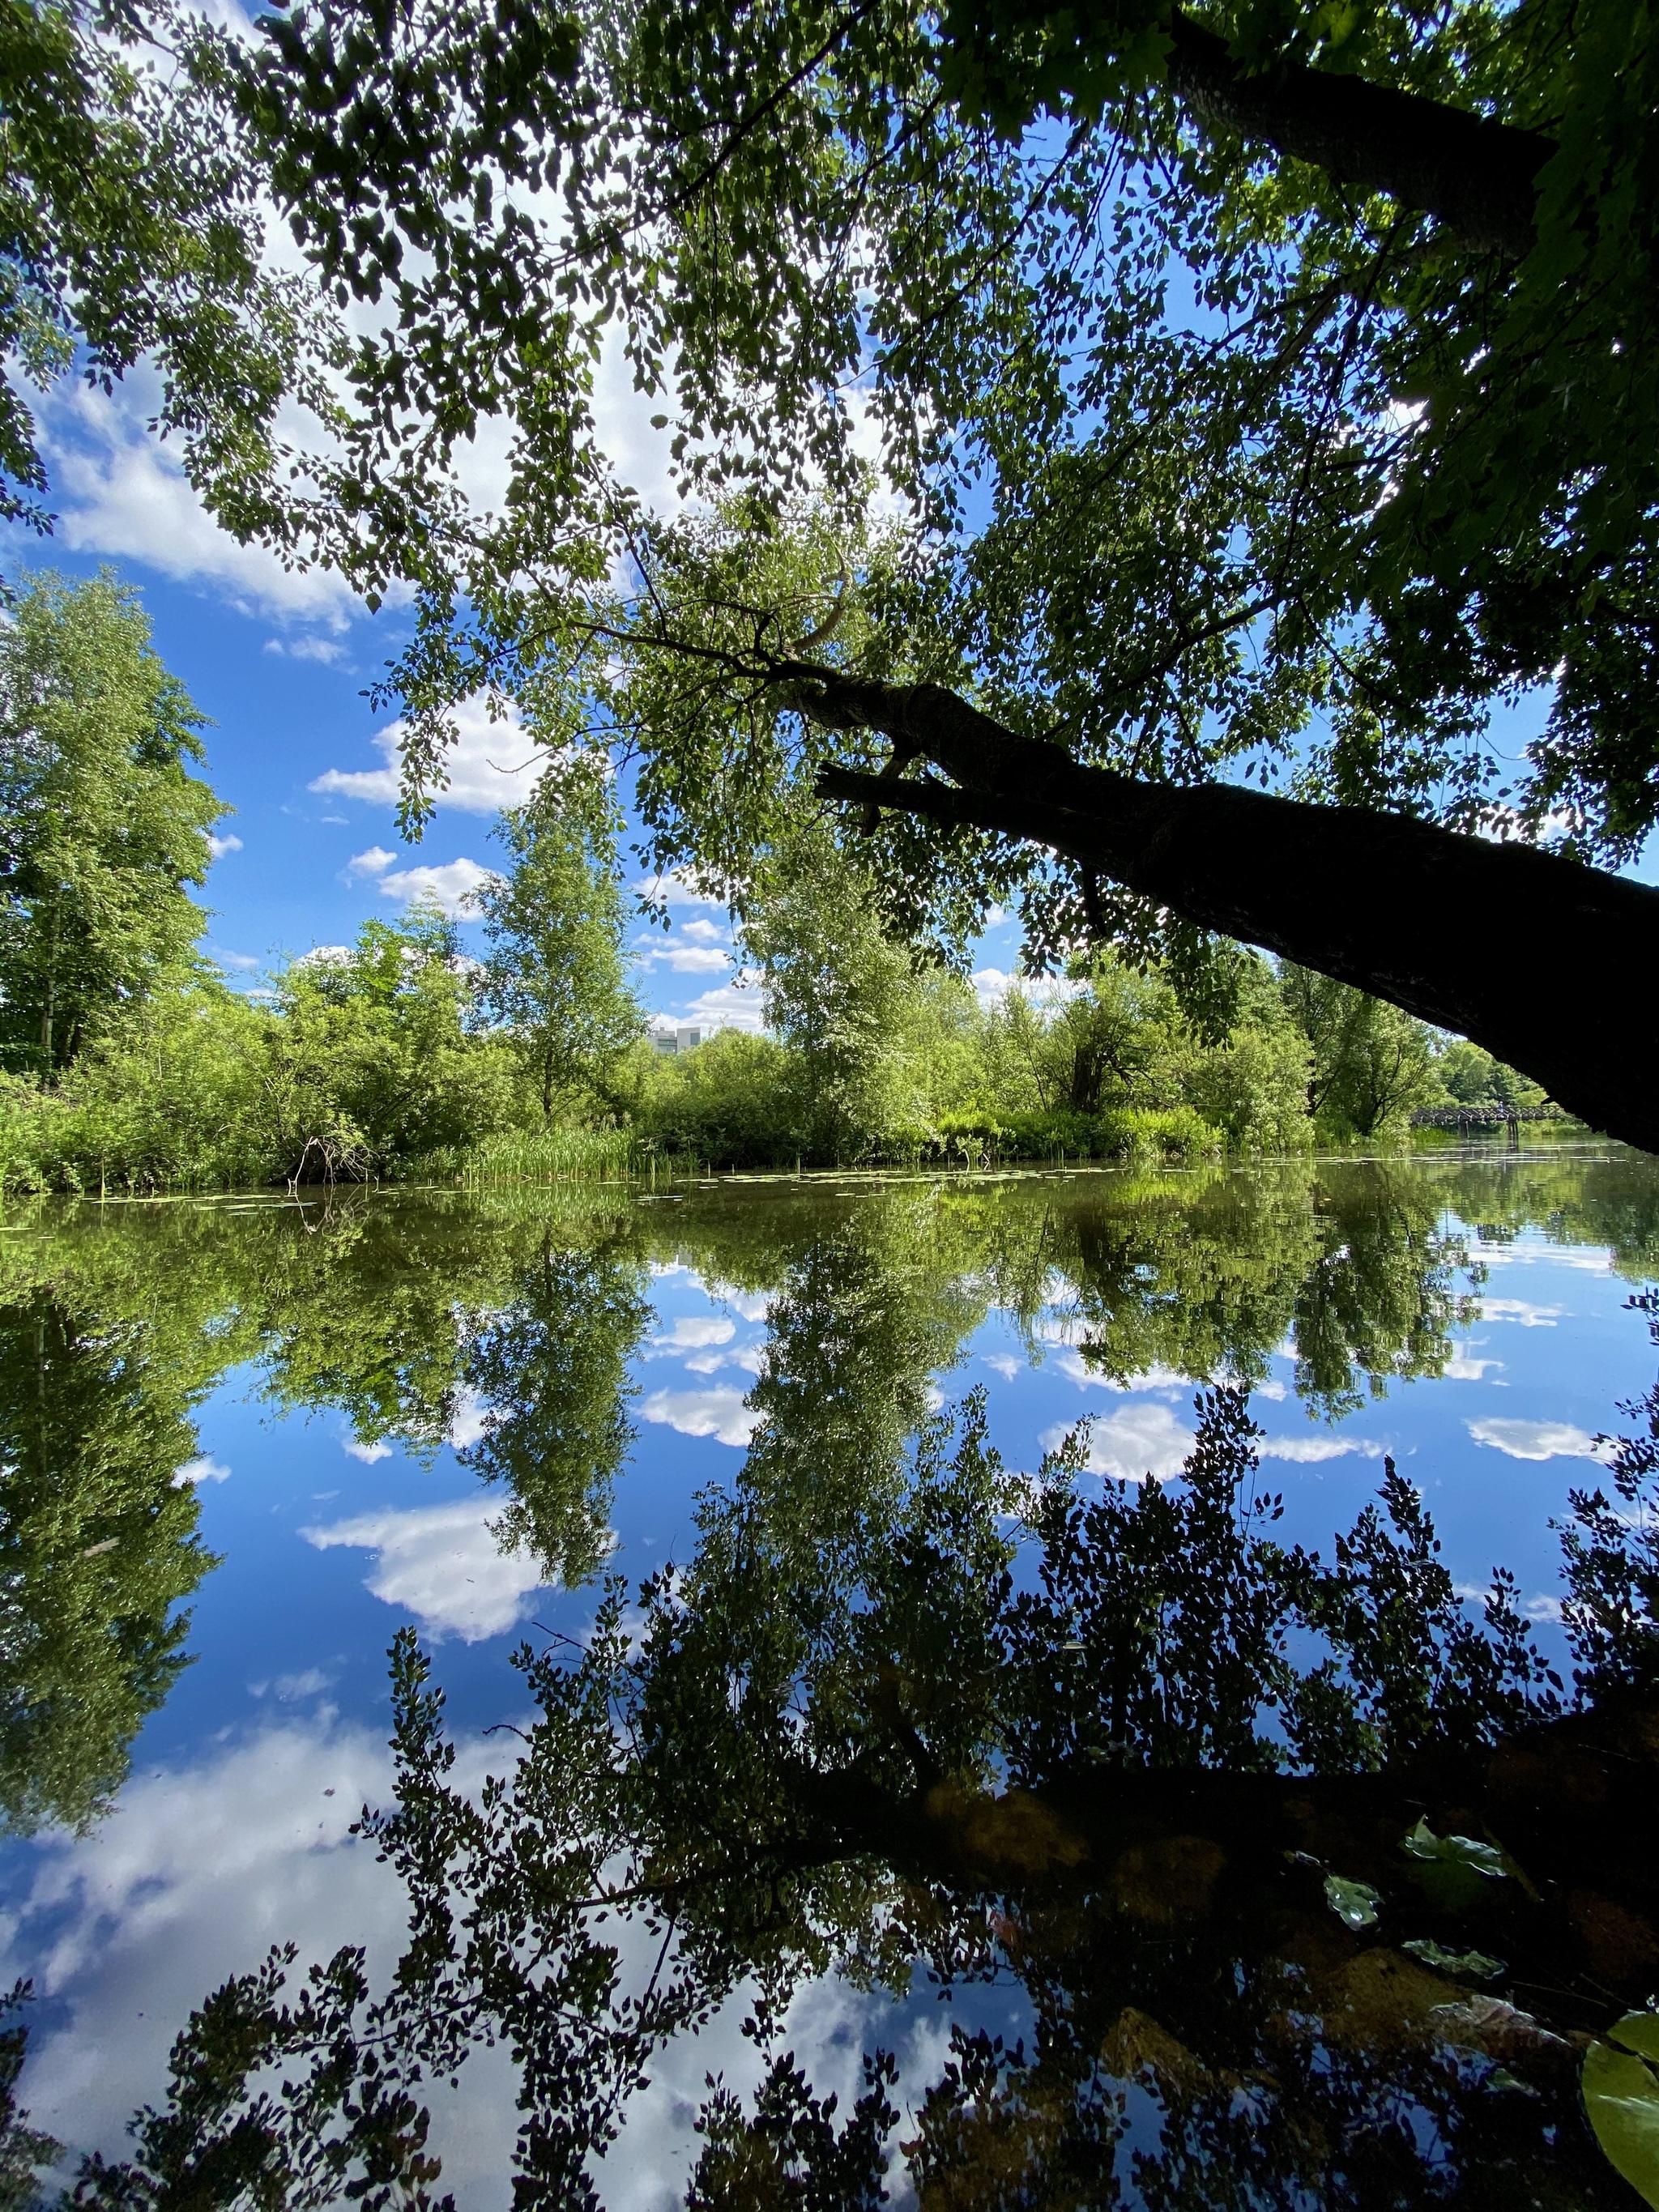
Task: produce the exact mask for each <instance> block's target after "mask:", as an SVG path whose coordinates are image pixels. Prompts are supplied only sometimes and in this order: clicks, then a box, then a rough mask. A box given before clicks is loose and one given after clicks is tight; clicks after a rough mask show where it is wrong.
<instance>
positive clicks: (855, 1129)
mask: <svg viewBox="0 0 1659 2212" xmlns="http://www.w3.org/2000/svg"><path fill="white" fill-rule="evenodd" d="M871 893H872V887H871V885H870V884H869V882H868V879H867V878H863V877H861V874H860V872H859V871H858V870H857V868H856V867H855V866H852V865H849V863H848V860H846V859H845V858H844V857H843V855H842V854H841V853H840V852H839V851H838V850H837V848H836V845H835V843H834V842H833V841H832V840H831V839H830V838H829V836H826V835H825V834H824V833H823V830H822V829H819V828H818V827H817V825H809V826H808V827H806V828H804V829H799V830H798V831H797V832H796V833H795V834H794V835H793V836H791V837H790V838H789V839H788V840H787V842H785V843H784V844H783V846H782V847H781V849H779V850H778V851H777V852H775V854H774V856H773V859H772V862H771V868H770V880H769V884H768V887H767V889H766V890H764V891H763V893H762V894H761V895H760V896H758V897H757V899H756V901H755V904H754V907H753V909H752V911H751V912H750V915H749V916H748V918H747V920H746V921H745V923H744V945H745V946H746V948H747V950H748V951H749V953H750V956H751V957H752V958H753V960H754V962H755V963H756V965H757V967H758V969H760V974H761V981H762V983H763V987H764V990H765V994H766V1019H767V1023H768V1025H769V1028H770V1029H771V1030H772V1031H773V1032H774V1034H775V1036H777V1037H778V1038H779V1039H780V1040H781V1042H783V1043H784V1044H786V1045H787V1046H789V1047H791V1048H793V1051H794V1052H795V1053H796V1054H798V1055H799V1058H798V1061H797V1066H798V1070H799V1086H800V1096H799V1101H798V1112H799V1117H800V1127H801V1131H802V1135H803V1137H804V1139H805V1145H806V1146H807V1147H808V1148H809V1149H811V1151H813V1152H817V1153H819V1154H822V1155H823V1156H824V1157H826V1158H830V1159H837V1160H839V1159H846V1158H851V1157H853V1156H854V1153H856V1152H858V1151H859V1150H860V1149H861V1148H862V1147H863V1146H866V1145H867V1144H868V1143H870V1142H871V1141H872V1139H875V1140H877V1141H879V1140H880V1139H882V1138H884V1137H886V1136H889V1135H890V1134H891V1133H894V1132H895V1131H896V1130H897V1129H899V1128H901V1127H904V1126H905V1125H907V1124H909V1123H914V1122H915V1121H919V1120H920V1118H921V1115H920V1111H919V1096H920V1094H919V1087H918V1084H917V1080H916V1075H917V1071H916V1069H915V1066H913V1065H912V1054H910V1053H909V1052H908V1051H907V1049H906V1047H907V1045H908V1043H909V1042H910V1039H909V1036H908V1030H909V1029H910V1028H911V1026H912V1024H913V1020H914V1017H915V1013H916V1012H917V1006H916V1000H917V998H918V995H919V994H918V987H917V977H916V974H915V967H914V965H913V963H912V958H911V955H910V953H909V951H908V949H907V948H906V947H904V946H903V945H896V944H895V943H894V942H893V941H892V939H890V937H889V935H888V934H887V933H886V932H885V931H884V928H883V927H882V922H881V916H880V915H879V912H878V910H877V908H876V906H875V902H874V901H873V899H872V895H871Z"/></svg>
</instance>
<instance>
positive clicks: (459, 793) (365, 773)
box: [307, 699, 549, 814]
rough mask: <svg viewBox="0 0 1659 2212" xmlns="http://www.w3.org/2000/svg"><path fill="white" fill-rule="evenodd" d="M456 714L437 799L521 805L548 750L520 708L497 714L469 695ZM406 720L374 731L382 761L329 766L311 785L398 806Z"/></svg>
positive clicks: (484, 809)
mask: <svg viewBox="0 0 1659 2212" xmlns="http://www.w3.org/2000/svg"><path fill="white" fill-rule="evenodd" d="M453 720H454V723H455V728H456V741H455V744H453V747H452V748H451V749H450V750H449V752H448V753H447V755H446V756H445V767H446V769H447V773H448V776H449V781H448V782H447V784H446V785H445V787H443V789H442V790H441V791H435V792H434V793H433V794H432V795H433V799H434V800H435V803H436V805H439V806H453V807H455V808H456V809H458V810H459V811H460V812H461V813H463V814H495V813H498V812H499V811H501V808H502V807H503V806H520V805H523V803H524V801H525V800H526V799H528V798H529V796H530V794H531V793H532V791H533V790H534V789H535V788H536V786H537V784H538V782H539V781H540V780H541V776H542V774H543V771H544V769H546V767H547V764H548V760H549V755H548V754H547V753H546V752H544V750H542V749H541V747H539V746H538V744H536V743H535V741H534V739H533V738H531V737H530V736H529V735H528V733H527V732H526V730H525V727H524V725H523V724H522V722H520V720H519V716H518V712H517V709H516V708H511V709H509V711H508V712H507V714H505V715H502V716H501V717H498V718H493V717H492V716H491V714H490V712H489V704H488V702H487V701H485V700H483V699H468V700H465V701H464V702H462V704H461V705H460V706H459V707H458V708H456V709H455V711H454V715H453ZM403 739H404V724H403V723H402V722H401V721H398V722H391V723H388V724H387V726H386V728H385V729H384V730H380V731H377V732H375V736H374V748H375V750H376V751H377V752H378V753H379V754H380V757H381V760H382V762H383V763H384V765H383V766H382V767H380V768H370V769H338V768H331V769H326V770H325V772H324V773H323V774H322V775H319V776H317V777H314V778H313V781H311V782H310V783H309V784H308V785H307V790H309V791H316V792H324V793H327V792H333V793H337V794H338V795H339V796H340V797H341V798H342V799H366V800H368V802H369V803H370V804H372V805H380V806H395V805H397V803H398V788H399V775H400V767H401V763H402V758H403V750H402V749H403Z"/></svg>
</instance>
